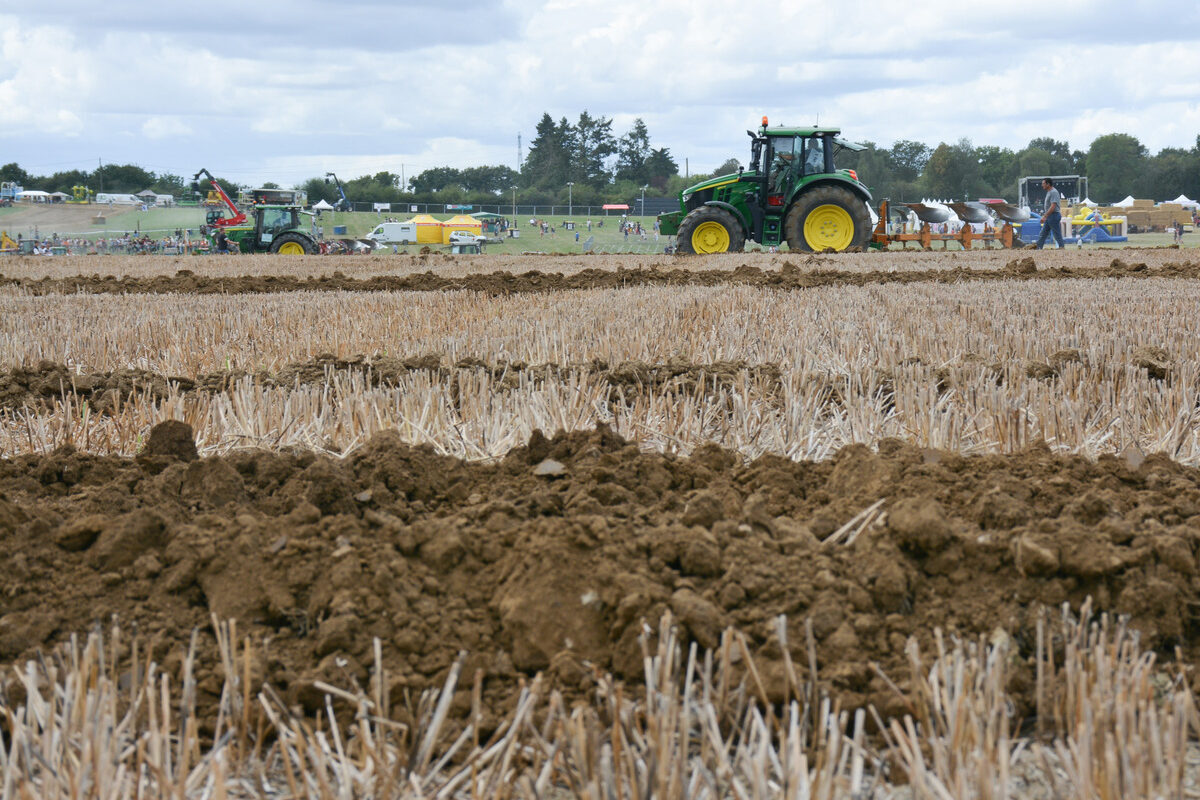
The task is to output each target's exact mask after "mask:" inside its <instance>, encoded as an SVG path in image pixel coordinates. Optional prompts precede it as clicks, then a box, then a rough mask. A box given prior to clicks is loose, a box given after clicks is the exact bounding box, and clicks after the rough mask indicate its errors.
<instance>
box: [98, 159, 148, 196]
mask: <svg viewBox="0 0 1200 800" xmlns="http://www.w3.org/2000/svg"><path fill="white" fill-rule="evenodd" d="M92 175H93V176H94V177H93V179H94V181H95V183H96V185H95V186H92V191H100V189H99V187H100V186H101V185H103V186H104V191H105V192H121V193H133V192H140V191H142V190H143V189H148V188H149V187H150V186H151V185H152V184H153V183H154V173H153V172H149V171H147V170H144V169H142V168H141V167H139V166H138V165H137V164H105V165H104V166H102V167H97V169H96V171H95V172H93V173H92Z"/></svg>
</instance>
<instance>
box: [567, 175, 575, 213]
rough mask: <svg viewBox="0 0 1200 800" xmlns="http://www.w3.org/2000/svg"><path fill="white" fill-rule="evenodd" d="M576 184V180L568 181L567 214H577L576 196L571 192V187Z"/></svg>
mask: <svg viewBox="0 0 1200 800" xmlns="http://www.w3.org/2000/svg"><path fill="white" fill-rule="evenodd" d="M574 185H575V182H574V181H567V216H568V217H570V216H573V215H574V214H575V204H574V196H573V195H572V193H571V187H572V186H574Z"/></svg>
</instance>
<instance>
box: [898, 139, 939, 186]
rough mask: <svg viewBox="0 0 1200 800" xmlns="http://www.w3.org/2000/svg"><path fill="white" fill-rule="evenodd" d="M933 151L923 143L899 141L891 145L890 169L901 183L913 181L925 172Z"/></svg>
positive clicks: (906, 140)
mask: <svg viewBox="0 0 1200 800" xmlns="http://www.w3.org/2000/svg"><path fill="white" fill-rule="evenodd" d="M932 155H933V151H932V150H930V149H929V145H927V144H925V143H924V142H914V141H911V140H909V139H900V140H898V141H896V142H894V143H893V144H892V167H893V169H894V170H895V174H896V178H897V179H898V180H901V181H915V180H916V179H917V178H919V177H921V174H922V173H923V172H924V171H925V165H926V164H927V163H929V159H930V157H931V156H932Z"/></svg>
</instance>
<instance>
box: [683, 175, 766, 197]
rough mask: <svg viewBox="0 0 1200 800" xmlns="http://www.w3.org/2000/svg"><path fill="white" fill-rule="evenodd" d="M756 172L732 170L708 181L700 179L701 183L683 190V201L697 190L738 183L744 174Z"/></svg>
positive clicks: (701, 190)
mask: <svg viewBox="0 0 1200 800" xmlns="http://www.w3.org/2000/svg"><path fill="white" fill-rule="evenodd" d="M755 174H756V173H754V172H731V173H730V174H728V175H718V176H716V177H713V178H709V179H708V180H706V181H700V182H699V183H697V184H693V185H692V186H689V187H688V188H686V189H684V190H683V202H685V203H686V202H687V201H688V198H689V197H691V196H692V195H693V194H695V193H696V192H703V191H705V190H707V189H716V188H717V187H719V186H728V185H729V184H731V183H737V182H738V178H740V177H741V176H743V175H749V176H753V175H755Z"/></svg>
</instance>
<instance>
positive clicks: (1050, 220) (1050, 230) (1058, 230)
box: [1037, 211, 1063, 250]
mask: <svg viewBox="0 0 1200 800" xmlns="http://www.w3.org/2000/svg"><path fill="white" fill-rule="evenodd" d="M1061 222H1062V214H1059V213H1058V212H1057V211H1055V212H1054V213H1053V214H1050V215H1048V216H1047V217H1046V221H1045V222H1043V223H1042V232H1041V233H1040V234H1038V240H1037V248H1038V250H1041V249H1042V245H1044V244H1045V243H1046V237H1047V236H1049V235H1051V234H1053V235H1054V241H1056V242H1058V247H1059V249H1060V250H1061V249H1062V246H1063V240H1062V225H1061V224H1060V223H1061Z"/></svg>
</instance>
